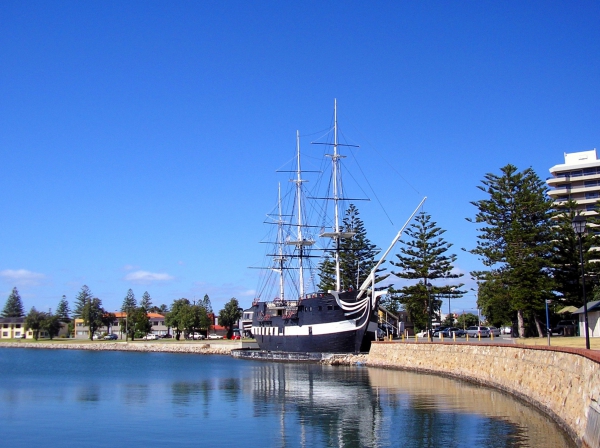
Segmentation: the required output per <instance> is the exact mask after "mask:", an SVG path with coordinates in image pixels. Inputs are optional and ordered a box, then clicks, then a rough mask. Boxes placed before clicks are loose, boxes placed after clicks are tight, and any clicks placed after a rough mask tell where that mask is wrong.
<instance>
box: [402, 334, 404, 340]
mask: <svg viewBox="0 0 600 448" xmlns="http://www.w3.org/2000/svg"><path fill="white" fill-rule="evenodd" d="M402 342H404V333H402Z"/></svg>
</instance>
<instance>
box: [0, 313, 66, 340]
mask: <svg viewBox="0 0 600 448" xmlns="http://www.w3.org/2000/svg"><path fill="white" fill-rule="evenodd" d="M68 334H69V330H68V327H67V324H65V323H61V326H60V330H59V332H58V335H56V336H55V337H57V338H64V337H68ZM38 337H39V338H48V337H49V336H48V332H47V331H45V330H40V331H39V333H38ZM21 338H23V339H33V330H32V329H30V328H25V318H24V317H2V318H0V339H21Z"/></svg>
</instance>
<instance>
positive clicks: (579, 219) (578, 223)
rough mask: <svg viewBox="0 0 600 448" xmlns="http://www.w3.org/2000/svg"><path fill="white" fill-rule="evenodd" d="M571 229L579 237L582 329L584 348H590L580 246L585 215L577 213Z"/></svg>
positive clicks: (581, 249)
mask: <svg viewBox="0 0 600 448" xmlns="http://www.w3.org/2000/svg"><path fill="white" fill-rule="evenodd" d="M572 224H573V230H574V231H575V233H576V234H577V237H578V239H579V261H580V262H581V286H582V288H581V291H582V293H583V331H585V348H587V349H588V350H589V349H590V334H589V331H588V312H587V299H586V297H585V270H584V267H583V248H582V247H581V235H583V234H584V232H585V224H586V223H585V216H581V215H577V216H575V217H574V218H573V222H572Z"/></svg>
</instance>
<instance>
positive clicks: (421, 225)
mask: <svg viewBox="0 0 600 448" xmlns="http://www.w3.org/2000/svg"><path fill="white" fill-rule="evenodd" d="M445 232H446V231H445V230H443V229H442V228H440V227H438V226H437V224H436V223H435V222H432V221H431V216H430V215H429V214H427V213H425V212H421V213H419V214H418V215H417V217H416V218H415V222H414V223H413V224H411V225H410V226H409V228H408V229H407V230H405V233H406V235H407V236H408V237H409V238H410V239H408V240H407V241H402V240H401V241H400V242H401V247H400V254H396V257H397V259H396V260H395V261H393V260H390V264H391V265H392V266H396V267H398V268H400V270H399V271H392V274H393V275H395V276H396V277H398V278H402V279H407V280H416V281H417V283H416V284H412V285H407V286H403V287H401V288H399V289H393V290H392V291H391V292H392V294H391V300H393V301H394V300H395V301H397V302H398V303H400V304H401V305H402V307H403V308H404V310H405V311H406V312H407V313H408V315H409V317H410V318H411V320H412V321H413V322H414V324H415V327H416V328H425V327H426V326H428V320H429V318H430V317H433V316H434V315H435V314H438V313H439V310H440V306H441V304H442V301H441V300H439V299H438V297H440V295H445V296H452V297H461V296H462V295H463V294H464V291H461V290H460V288H461V287H462V286H463V283H456V284H450V283H446V284H444V285H440V284H439V283H438V284H433V285H432V284H431V281H435V280H444V281H447V280H450V279H456V278H460V277H462V276H463V274H461V273H453V272H452V270H453V268H454V263H455V262H456V255H454V254H452V255H448V254H447V252H448V250H449V249H450V248H451V247H452V244H450V243H448V242H446V241H445V240H444V238H443V237H442V235H443V234H444V233H445ZM428 285H431V286H430V287H429V288H428Z"/></svg>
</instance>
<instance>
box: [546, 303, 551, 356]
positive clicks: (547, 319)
mask: <svg viewBox="0 0 600 448" xmlns="http://www.w3.org/2000/svg"><path fill="white" fill-rule="evenodd" d="M550 302H552V300H550V299H546V333H548V347H550V335H551V334H552V330H550V315H549V313H548V304H549V303H550Z"/></svg>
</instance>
